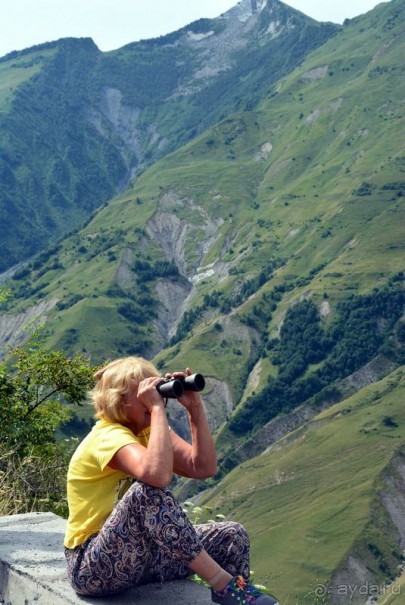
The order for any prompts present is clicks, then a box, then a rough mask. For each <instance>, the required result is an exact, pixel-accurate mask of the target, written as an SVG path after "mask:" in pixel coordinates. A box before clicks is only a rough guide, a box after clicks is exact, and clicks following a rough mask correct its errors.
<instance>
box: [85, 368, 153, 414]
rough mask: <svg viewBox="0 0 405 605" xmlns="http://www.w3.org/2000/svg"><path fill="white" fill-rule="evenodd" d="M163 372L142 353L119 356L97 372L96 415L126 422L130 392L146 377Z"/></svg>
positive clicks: (92, 394) (94, 395) (94, 396)
mask: <svg viewBox="0 0 405 605" xmlns="http://www.w3.org/2000/svg"><path fill="white" fill-rule="evenodd" d="M153 376H160V374H159V372H158V371H157V369H156V368H155V366H154V365H153V364H152V363H151V362H150V361H147V360H146V359H143V358H142V357H124V358H122V359H116V360H115V361H112V362H111V363H109V364H107V365H106V366H105V367H104V368H101V369H100V370H98V371H97V372H96V373H95V374H94V379H95V380H96V385H95V387H94V389H93V390H92V391H91V392H90V398H91V400H92V401H93V405H94V408H95V410H96V414H95V417H96V418H102V419H104V420H109V421H110V422H125V421H126V420H127V417H126V414H125V406H126V395H128V393H129V392H130V390H131V389H133V388H134V387H137V386H138V384H139V383H140V382H141V380H143V379H144V378H149V377H153Z"/></svg>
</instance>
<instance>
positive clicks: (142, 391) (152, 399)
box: [136, 376, 164, 411]
mask: <svg viewBox="0 0 405 605" xmlns="http://www.w3.org/2000/svg"><path fill="white" fill-rule="evenodd" d="M161 382H162V378H161V377H160V376H156V377H152V378H145V379H144V380H141V382H140V383H139V385H138V391H137V394H136V398H137V400H138V401H139V402H140V403H142V404H143V405H144V406H145V407H146V408H147V409H148V410H149V411H151V410H152V408H153V407H154V406H163V407H164V400H163V397H162V396H161V394H160V393H159V391H158V390H157V388H156V387H157V386H158V385H159V384H160V383H161Z"/></svg>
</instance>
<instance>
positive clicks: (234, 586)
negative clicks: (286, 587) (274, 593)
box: [211, 576, 279, 605]
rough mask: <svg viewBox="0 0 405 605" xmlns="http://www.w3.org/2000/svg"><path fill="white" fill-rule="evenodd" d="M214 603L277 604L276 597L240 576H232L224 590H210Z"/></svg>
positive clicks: (239, 604) (232, 604) (225, 604)
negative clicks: (261, 590)
mask: <svg viewBox="0 0 405 605" xmlns="http://www.w3.org/2000/svg"><path fill="white" fill-rule="evenodd" d="M211 598H212V601H213V602H214V603H219V604H220V605H279V603H278V601H277V599H275V598H274V597H271V596H269V595H267V594H264V593H263V592H260V590H259V589H258V588H256V586H253V585H252V584H249V583H248V582H245V580H244V579H243V578H242V576H237V577H236V578H232V580H231V581H230V582H229V584H227V585H226V586H225V588H224V590H220V591H217V590H213V589H212V590H211Z"/></svg>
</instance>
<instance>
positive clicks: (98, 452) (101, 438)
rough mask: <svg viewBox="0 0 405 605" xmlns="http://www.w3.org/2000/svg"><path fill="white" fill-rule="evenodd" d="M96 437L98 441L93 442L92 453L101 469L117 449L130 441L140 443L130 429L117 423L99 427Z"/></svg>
mask: <svg viewBox="0 0 405 605" xmlns="http://www.w3.org/2000/svg"><path fill="white" fill-rule="evenodd" d="M97 437H98V439H97V441H98V443H94V452H93V455H94V458H95V460H96V462H97V464H98V465H99V466H100V468H101V470H102V471H104V469H105V467H106V466H107V465H108V463H109V462H110V460H111V458H112V457H113V456H114V454H115V453H116V452H118V450H119V449H121V448H122V447H124V446H125V445H129V444H131V443H140V440H139V439H138V438H137V437H135V435H134V434H133V432H132V431H131V430H130V429H128V428H127V427H125V426H122V424H118V423H110V424H108V425H104V426H102V427H100V430H99V431H98V435H97Z"/></svg>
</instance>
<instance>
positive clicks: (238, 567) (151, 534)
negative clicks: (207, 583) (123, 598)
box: [65, 482, 249, 596]
mask: <svg viewBox="0 0 405 605" xmlns="http://www.w3.org/2000/svg"><path fill="white" fill-rule="evenodd" d="M203 549H205V550H206V551H207V552H208V553H209V554H210V555H211V557H212V558H213V559H214V560H215V561H217V562H218V563H219V564H220V565H221V567H223V568H224V569H226V571H228V572H229V573H230V574H232V576H235V575H242V576H244V577H245V578H246V579H249V538H248V536H247V533H246V531H245V530H244V528H243V527H242V526H241V525H239V524H238V523H234V522H221V523H206V524H203V525H195V526H193V525H192V524H191V522H190V521H189V519H188V518H187V516H186V515H185V513H184V512H183V511H182V509H181V507H180V506H179V504H178V503H177V502H176V500H175V499H174V497H173V495H172V493H171V491H170V490H169V489H167V488H164V489H160V488H156V487H152V486H151V485H148V484H146V483H141V482H136V483H134V484H133V485H132V486H131V487H130V489H129V490H128V491H127V493H126V494H125V495H124V497H123V498H122V499H121V500H120V501H119V503H118V504H117V505H116V507H115V508H114V510H113V512H112V513H111V515H110V516H109V517H108V519H107V521H106V522H105V524H104V526H103V527H102V529H101V530H100V532H99V533H98V534H97V535H95V536H92V537H91V538H89V539H88V540H87V541H86V542H85V543H84V544H81V545H80V546H77V547H76V548H73V549H68V548H65V556H66V560H67V567H68V576H69V580H70V582H71V584H72V586H73V588H74V590H75V591H76V592H77V593H78V594H80V595H83V596H105V595H109V594H115V593H119V592H122V591H123V590H126V589H127V588H129V587H130V586H134V585H136V584H145V583H147V582H156V581H160V582H164V581H165V580H174V579H179V578H185V577H187V576H188V575H190V574H192V573H194V572H193V571H192V570H191V569H190V568H189V566H188V565H189V563H191V561H193V560H194V559H195V558H196V556H197V555H198V554H199V553H200V552H201V551H202V550H203Z"/></svg>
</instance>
